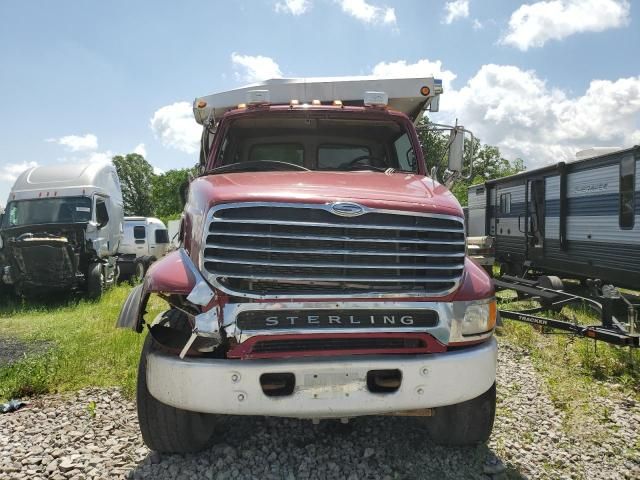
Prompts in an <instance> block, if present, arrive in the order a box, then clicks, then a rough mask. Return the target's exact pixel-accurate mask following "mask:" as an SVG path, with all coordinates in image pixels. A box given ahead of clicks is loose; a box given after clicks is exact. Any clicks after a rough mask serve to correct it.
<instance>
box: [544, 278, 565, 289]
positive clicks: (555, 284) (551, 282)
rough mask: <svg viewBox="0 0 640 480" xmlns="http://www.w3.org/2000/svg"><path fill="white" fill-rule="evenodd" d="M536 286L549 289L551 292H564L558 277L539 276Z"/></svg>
mask: <svg viewBox="0 0 640 480" xmlns="http://www.w3.org/2000/svg"><path fill="white" fill-rule="evenodd" d="M538 285H540V286H541V287H542V288H551V289H553V290H564V284H563V283H562V280H561V279H560V278H559V277H556V276H554V275H541V276H539V277H538Z"/></svg>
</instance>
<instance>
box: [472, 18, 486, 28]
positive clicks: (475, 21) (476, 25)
mask: <svg viewBox="0 0 640 480" xmlns="http://www.w3.org/2000/svg"><path fill="white" fill-rule="evenodd" d="M471 26H472V27H473V29H474V30H481V29H483V28H484V25H483V24H482V22H481V21H480V20H478V19H477V18H474V19H473V23H472V24H471Z"/></svg>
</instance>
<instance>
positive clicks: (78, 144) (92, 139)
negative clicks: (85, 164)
mask: <svg viewBox="0 0 640 480" xmlns="http://www.w3.org/2000/svg"><path fill="white" fill-rule="evenodd" d="M46 141H47V142H53V143H57V144H58V145H62V146H64V147H66V149H67V150H69V151H70V152H86V151H89V150H96V149H97V148H98V137H96V136H95V135H94V134H93V133H87V134H86V135H67V136H64V137H60V138H48V139H47V140H46Z"/></svg>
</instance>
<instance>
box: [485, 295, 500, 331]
mask: <svg viewBox="0 0 640 480" xmlns="http://www.w3.org/2000/svg"><path fill="white" fill-rule="evenodd" d="M497 318H498V303H497V301H496V300H494V301H493V302H491V303H490V304H489V322H488V323H487V327H489V328H488V330H491V329H493V327H495V326H496V319H497Z"/></svg>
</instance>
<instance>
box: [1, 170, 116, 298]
mask: <svg viewBox="0 0 640 480" xmlns="http://www.w3.org/2000/svg"><path fill="white" fill-rule="evenodd" d="M122 219H123V208H122V193H121V190H120V180H119V178H118V174H117V172H116V169H115V167H114V165H113V164H112V163H111V162H97V163H90V164H74V165H71V164H68V165H53V166H43V167H34V168H30V169H28V170H27V171H25V172H24V173H22V174H21V175H20V176H19V177H18V179H17V180H16V182H15V184H14V186H13V188H12V189H11V193H10V194H9V199H8V201H7V206H6V209H5V213H4V214H3V215H2V216H0V220H1V221H0V277H1V283H4V284H5V286H7V285H8V286H13V288H14V290H15V292H16V293H17V294H20V295H32V294H39V293H44V292H51V291H69V290H76V289H79V290H85V291H86V292H87V293H88V295H89V296H90V297H94V298H97V297H100V296H101V295H102V292H103V290H104V288H105V287H107V286H109V285H111V284H113V283H114V282H115V279H116V276H117V268H116V254H117V251H118V247H119V244H120V240H121V238H122Z"/></svg>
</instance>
